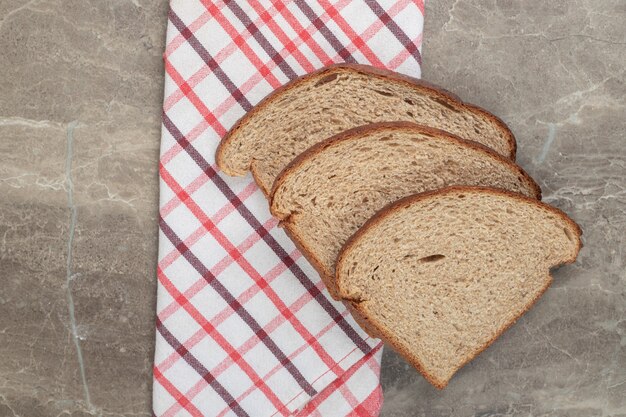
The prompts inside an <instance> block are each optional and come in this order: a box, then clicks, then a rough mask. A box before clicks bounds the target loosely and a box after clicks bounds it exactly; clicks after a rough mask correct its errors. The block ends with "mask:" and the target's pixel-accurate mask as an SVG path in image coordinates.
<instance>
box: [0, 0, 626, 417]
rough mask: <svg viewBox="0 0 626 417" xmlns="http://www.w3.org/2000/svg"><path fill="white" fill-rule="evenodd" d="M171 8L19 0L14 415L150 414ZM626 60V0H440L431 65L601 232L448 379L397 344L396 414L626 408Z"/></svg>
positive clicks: (1, 253) (431, 23) (13, 92)
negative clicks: (502, 126) (425, 370)
mask: <svg viewBox="0 0 626 417" xmlns="http://www.w3.org/2000/svg"><path fill="white" fill-rule="evenodd" d="M166 11H167V2H166V1H165V0H159V1H147V0H124V1H122V0H106V1H103V0H74V1H70V0H66V1H62V0H31V1H26V0H2V1H0V74H1V76H0V286H1V287H0V416H22V417H36V416H59V417H61V416H89V415H103V416H122V415H123V416H149V415H150V412H149V410H150V382H151V374H150V370H151V360H152V343H153V337H154V335H153V323H154V318H153V312H154V294H155V263H156V242H157V240H156V238H157V226H156V219H157V191H158V190H157V158H158V146H159V134H160V132H159V130H160V107H161V100H162V81H163V67H162V60H161V54H162V51H163V43H164V37H165V36H164V33H165V24H166ZM625 65H626V2H625V1H624V0H595V1H594V0H573V1H565V0H552V1H539V0H533V1H515V0H430V1H427V19H426V30H425V45H424V72H423V77H424V78H425V79H427V80H429V81H433V82H436V83H440V84H442V85H444V86H446V87H447V88H448V89H450V90H452V91H455V92H456V93H458V94H459V95H460V96H461V97H463V98H464V99H466V100H468V101H471V102H474V103H476V104H479V105H481V106H484V107H486V108H487V109H490V110H492V111H493V112H495V113H496V114H498V115H500V116H501V117H502V118H503V119H504V120H505V121H507V122H508V123H510V125H511V127H512V129H513V131H514V132H515V134H516V135H517V138H518V141H519V162H520V163H521V164H522V165H523V166H524V168H526V169H527V170H528V171H529V172H530V173H531V174H532V175H533V176H534V177H535V178H536V179H537V180H538V182H539V183H540V184H541V186H542V188H543V190H544V196H545V198H544V199H545V200H546V201H548V202H550V203H552V204H554V205H556V206H558V207H560V208H562V209H564V210H565V211H567V212H568V213H569V214H570V215H571V216H572V217H573V218H574V219H575V220H576V221H578V222H579V224H580V225H581V226H582V228H583V231H584V243H585V247H584V249H583V250H582V252H581V253H580V256H579V260H578V262H577V263H576V264H575V265H571V266H567V267H564V268H561V269H559V270H558V271H557V272H556V273H555V283H554V285H553V287H552V288H551V289H550V290H549V291H548V292H547V293H546V295H545V296H544V297H543V298H542V299H541V300H540V302H539V303H538V304H537V306H536V307H535V308H534V309H532V310H531V311H530V312H529V313H528V314H527V315H526V316H525V317H523V318H522V319H521V320H520V321H519V322H518V324H516V325H515V326H514V327H513V328H512V329H511V330H509V331H508V332H506V333H505V335H504V336H503V337H502V338H501V339H499V340H498V341H497V342H496V343H495V344H494V345H493V346H492V347H491V348H489V349H488V350H487V351H486V352H484V353H483V354H482V355H480V357H479V358H478V359H476V360H475V361H474V362H472V363H471V364H470V365H468V366H467V367H465V368H464V369H463V370H462V371H461V372H460V373H459V374H458V375H457V377H455V378H454V380H453V381H452V382H451V384H450V385H449V386H448V388H447V389H445V390H444V391H437V390H435V389H434V388H432V387H430V386H429V385H428V384H427V383H426V382H425V381H424V380H423V379H422V378H421V377H420V376H419V375H418V374H417V373H416V372H414V371H413V370H412V369H409V367H408V366H407V365H406V364H405V363H404V362H403V361H402V360H401V359H400V358H398V357H397V356H395V355H394V354H393V353H392V352H391V351H390V350H387V352H386V354H385V357H384V360H383V375H382V378H383V386H384V389H385V396H386V401H385V406H384V410H383V413H382V415H383V416H385V417H391V416H397V417H401V416H407V417H408V416H428V417H430V416H435V417H437V416H475V417H478V416H482V417H487V416H494V417H495V416H520V417H521V416H572V417H578V416H580V417H583V416H585V417H586V416H605V417H608V416H613V417H617V416H626V265H625V262H624V252H625V250H626V237H625V235H626V134H625V132H626V130H625V128H626V99H625V97H626V86H625V79H626V77H625V69H624V67H625ZM74 329H75V330H74ZM73 334H76V336H77V337H76V338H74V337H73ZM78 345H79V346H80V355H78V353H77V346H78Z"/></svg>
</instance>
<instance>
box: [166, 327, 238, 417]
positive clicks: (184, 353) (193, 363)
mask: <svg viewBox="0 0 626 417" xmlns="http://www.w3.org/2000/svg"><path fill="white" fill-rule="evenodd" d="M156 327H157V331H158V332H159V334H160V335H161V336H162V337H163V339H164V340H165V341H166V342H167V343H169V345H170V346H171V347H172V348H173V349H174V350H175V351H176V352H178V354H179V355H180V357H181V358H182V359H184V360H185V362H187V364H188V365H189V366H190V367H191V368H193V369H194V370H195V371H196V372H197V373H198V374H199V375H200V376H201V377H202V378H203V379H204V380H205V381H206V382H207V383H208V384H209V385H210V386H211V388H213V390H214V391H215V392H216V393H217V394H218V395H219V396H220V397H221V398H222V400H224V403H225V404H226V405H227V406H228V407H230V408H231V409H232V410H233V411H234V412H235V414H237V416H239V417H248V413H246V412H245V411H244V410H243V408H241V406H240V405H239V404H238V403H237V401H235V399H234V398H233V397H232V396H231V395H230V393H229V392H228V391H227V390H226V389H225V388H224V386H223V385H222V384H220V382H219V381H218V380H217V379H215V378H214V377H213V375H211V373H210V372H209V371H208V370H207V369H206V368H205V367H204V366H203V365H202V364H201V363H200V361H198V359H196V357H195V356H194V355H192V354H191V353H190V352H189V351H188V350H187V349H186V348H185V346H183V345H182V344H181V343H180V342H179V341H178V339H176V337H175V336H174V335H173V334H172V333H171V332H170V331H169V330H168V329H167V327H166V326H164V325H163V323H161V321H160V320H159V319H158V318H157V326H156ZM154 372H155V373H159V374H160V372H159V370H154ZM165 380H166V378H165V377H163V378H162V380H160V381H159V382H162V383H163V384H164V383H165ZM167 381H168V382H170V383H171V381H169V380H167ZM164 386H165V385H164ZM172 387H173V385H172ZM166 389H167V388H166ZM176 391H178V390H176ZM181 395H182V394H181ZM179 398H180V400H179V402H180V403H181V405H183V406H184V407H185V409H187V407H186V406H187V405H193V404H191V401H190V400H189V399H188V398H187V397H184V396H182V397H179ZM193 409H194V410H197V411H198V413H199V410H198V409H197V408H196V407H193ZM194 415H200V416H201V415H202V414H195V411H194Z"/></svg>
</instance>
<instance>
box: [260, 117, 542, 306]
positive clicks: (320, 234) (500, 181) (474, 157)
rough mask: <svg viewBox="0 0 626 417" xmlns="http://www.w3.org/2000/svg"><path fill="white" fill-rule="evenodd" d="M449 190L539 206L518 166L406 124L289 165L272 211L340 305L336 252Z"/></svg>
mask: <svg viewBox="0 0 626 417" xmlns="http://www.w3.org/2000/svg"><path fill="white" fill-rule="evenodd" d="M447 185H486V186H492V187H496V188H504V189H507V190H511V191H515V192H519V193H522V194H524V195H527V196H530V197H533V198H539V197H540V193H541V191H540V190H539V187H538V186H537V184H535V182H534V181H533V180H532V178H530V176H528V174H526V173H525V172H524V171H523V170H522V169H521V168H520V167H519V166H517V165H516V164H515V163H513V162H511V161H510V160H509V159H506V158H504V157H502V156H500V155H498V154H497V153H495V152H493V151H492V150H490V149H489V148H487V147H485V146H482V145H480V144H478V143H475V142H470V141H465V140H462V139H459V138H457V137H455V136H453V135H451V134H449V133H446V132H443V131H440V130H436V129H432V128H428V127H425V126H420V125H417V124H415V123H410V122H386V123H376V124H371V125H367V126H362V127H357V128H354V129H352V130H349V131H347V132H344V133H340V134H339V135H336V136H335V137H333V138H330V139H328V140H325V141H323V142H320V143H318V144H316V145H314V146H313V147H311V148H310V149H308V150H307V151H305V152H304V153H302V154H301V155H299V156H298V157H297V158H296V159H295V160H293V161H292V162H291V163H290V164H289V165H288V166H287V168H285V170H284V171H283V172H282V173H281V174H280V175H279V176H278V178H277V179H276V181H275V183H274V189H273V192H272V196H271V203H270V209H271V211H272V214H273V215H274V216H276V217H278V218H279V219H281V220H282V225H283V226H284V227H285V229H286V231H287V232H288V233H289V235H290V236H291V237H292V239H293V240H294V241H295V242H296V243H297V244H298V245H299V247H300V248H301V249H302V252H303V253H304V254H305V256H306V257H307V259H309V260H310V262H311V263H312V264H313V265H314V266H315V267H316V269H317V270H318V271H319V272H320V275H321V276H322V279H323V280H324V283H325V284H326V286H327V287H328V290H329V292H330V294H331V296H333V297H334V298H337V293H336V287H335V283H334V275H335V261H336V259H337V255H338V254H339V250H340V249H341V247H342V246H343V244H344V243H345V242H346V240H348V238H349V237H350V236H351V235H352V234H353V233H354V232H356V231H357V229H358V228H359V227H361V226H362V225H363V223H365V221H366V220H367V219H369V218H370V217H371V216H372V215H373V214H374V213H376V211H378V210H380V209H381V208H383V207H384V206H385V205H386V204H389V203H391V202H393V201H395V200H397V199H399V198H402V197H405V196H407V195H410V194H415V193H419V192H423V191H428V190H433V189H437V188H441V187H445V186H447Z"/></svg>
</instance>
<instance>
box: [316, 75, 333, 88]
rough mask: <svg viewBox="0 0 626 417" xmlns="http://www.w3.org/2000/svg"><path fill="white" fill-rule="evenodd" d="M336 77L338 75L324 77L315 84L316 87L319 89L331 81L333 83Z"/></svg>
mask: <svg viewBox="0 0 626 417" xmlns="http://www.w3.org/2000/svg"><path fill="white" fill-rule="evenodd" d="M337 75H338V74H330V75H327V76H325V77H324V78H322V79H321V80H319V81H318V82H316V83H315V86H316V87H319V86H320V85H324V84H327V83H329V82H331V81H334V80H335V79H337Z"/></svg>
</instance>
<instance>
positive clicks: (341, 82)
mask: <svg viewBox="0 0 626 417" xmlns="http://www.w3.org/2000/svg"><path fill="white" fill-rule="evenodd" d="M398 120H404V121H411V122H417V123H420V124H423V125H427V126H432V127H435V128H439V129H443V130H446V131H448V132H450V133H452V134H455V135H457V136H459V137H461V138H463V139H468V140H473V141H476V142H479V143H482V144H484V145H486V146H488V147H490V148H492V149H493V150H495V151H496V152H498V153H500V154H502V155H504V156H506V157H508V158H510V159H515V147H516V144H515V138H514V137H513V134H512V133H511V131H510V130H509V128H508V127H507V126H506V125H505V124H504V122H502V121H501V120H500V119H498V118H497V117H496V116H494V115H492V114H491V113H488V112H487V111H485V110H483V109H481V108H479V107H476V106H473V105H471V104H466V103H463V102H462V101H461V100H460V99H459V98H458V97H456V96H454V95H452V94H451V93H449V92H447V91H445V90H443V89H440V88H438V87H435V86H433V85H430V84H427V83H425V82H423V81H420V80H416V79H413V78H410V77H407V76H404V75H400V74H397V73H394V72H391V71H386V70H381V69H376V68H374V67H370V66H366V65H356V64H339V65H334V66H331V67H327V68H324V69H322V70H319V71H317V72H314V73H311V74H308V75H305V76H303V77H301V78H298V79H295V80H293V81H291V82H289V83H288V84H286V85H284V86H283V87H281V88H279V89H278V90H276V91H275V92H273V93H272V94H270V95H269V96H268V97H266V98H265V99H264V100H263V101H262V102H261V103H260V104H258V105H257V106H256V107H255V108H254V109H252V110H251V111H250V112H248V113H247V114H246V115H245V116H244V117H243V118H242V119H241V120H239V121H238V122H237V124H236V125H235V126H234V127H233V128H232V129H231V130H230V132H229V133H228V134H227V135H226V137H225V138H224V139H223V140H222V142H221V143H220V145H219V147H218V149H217V154H216V160H217V164H218V165H219V167H220V168H221V169H222V170H223V171H224V172H225V173H227V174H229V175H235V176H241V175H245V174H246V173H247V172H248V171H249V170H251V171H252V174H253V176H254V178H255V180H256V182H257V183H258V184H259V186H260V187H261V189H262V190H263V192H264V193H265V195H268V194H269V192H270V190H271V187H272V183H273V182H274V179H275V178H276V176H277V175H278V174H279V173H280V171H281V170H282V169H283V168H284V167H285V166H286V165H287V164H288V163H289V162H290V161H291V160H292V159H293V158H294V157H295V156H297V155H298V154H299V153H301V152H302V151H304V150H305V149H307V148H309V147H310V146H311V145H314V144H315V143H317V142H320V141H322V140H324V139H326V138H329V137H330V136H332V135H335V134H337V133H339V132H342V131H344V130H347V129H350V128H353V127H356V126H362V125H366V124H369V123H373V122H385V121H398Z"/></svg>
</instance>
